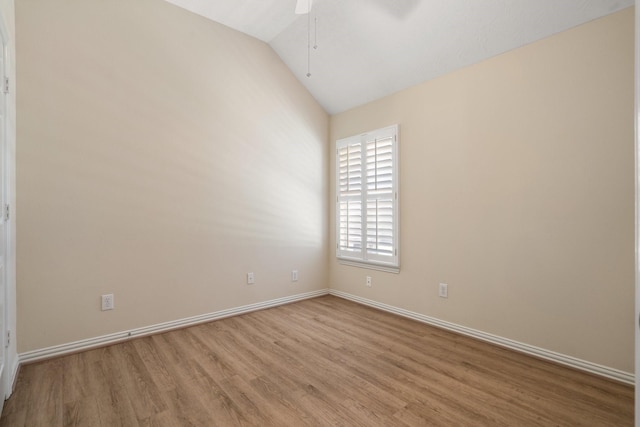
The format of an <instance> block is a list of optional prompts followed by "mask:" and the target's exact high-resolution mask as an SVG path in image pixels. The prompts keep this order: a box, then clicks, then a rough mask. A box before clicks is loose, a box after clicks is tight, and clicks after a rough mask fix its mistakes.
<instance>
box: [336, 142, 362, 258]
mask: <svg viewBox="0 0 640 427" xmlns="http://www.w3.org/2000/svg"><path fill="white" fill-rule="evenodd" d="M338 164H339V166H338V201H339V203H338V205H339V206H338V224H337V227H338V251H339V252H340V253H342V255H344V256H355V257H360V256H361V254H362V240H363V239H362V228H363V225H364V224H363V223H362V216H363V212H362V144H361V143H359V142H358V143H352V144H347V145H344V146H341V147H339V148H338Z"/></svg>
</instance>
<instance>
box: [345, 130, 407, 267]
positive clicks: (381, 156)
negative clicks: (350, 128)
mask: <svg viewBox="0 0 640 427" xmlns="http://www.w3.org/2000/svg"><path fill="white" fill-rule="evenodd" d="M336 175H337V176H336V194H337V206H336V240H337V253H336V254H337V257H338V258H339V259H340V260H341V261H343V262H346V263H348V264H351V263H355V265H362V264H365V265H363V266H368V267H370V268H378V269H382V270H388V271H394V272H397V271H398V267H399V257H398V237H399V236H398V126H397V125H395V126H390V127H386V128H383V129H378V130H375V131H373V132H368V133H365V134H362V135H357V136H352V137H350V138H345V139H341V140H339V141H337V143H336Z"/></svg>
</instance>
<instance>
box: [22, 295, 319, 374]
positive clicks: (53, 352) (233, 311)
mask: <svg viewBox="0 0 640 427" xmlns="http://www.w3.org/2000/svg"><path fill="white" fill-rule="evenodd" d="M328 293H329V289H321V290H319V291H312V292H306V293H304V294H297V295H291V296H288V297H283V298H277V299H273V300H269V301H264V302H258V303H255V304H249V305H243V306H241V307H236V308H229V309H226V310H221V311H216V312H213V313H207V314H201V315H198V316H193V317H187V318H184V319H178V320H173V321H171V322H164V323H158V324H156V325H151V326H145V327H142V328H136V329H131V330H128V331H122V332H116V333H113V334H108V335H102V336H99V337H95V338H88V339H84V340H80V341H74V342H70V343H67V344H61V345H56V346H53V347H47V348H42V349H38V350H33V351H27V352H25V353H20V354H19V355H18V363H19V364H24V363H31V362H36V361H38V360H43V359H50V358H52V357H58V356H63V355H65V354H70V353H76V352H79V351H84V350H89V349H92V348H96V347H102V346H105V345H111V344H115V343H118V342H122V341H126V340H129V339H132V338H138V337H142V336H146V335H152V334H157V333H161V332H167V331H170V330H172V329H179V328H184V327H187V326H193V325H197V324H199V323H205V322H211V321H213V320H218V319H223V318H225V317H230V316H237V315H239V314H245V313H250V312H252V311H256V310H263V309H265V308H271V307H277V306H279V305H284V304H289V303H292V302H296V301H302V300H305V299H309V298H315V297H319V296H322V295H327V294H328ZM17 370H18V364H16V366H15V371H16V372H17Z"/></svg>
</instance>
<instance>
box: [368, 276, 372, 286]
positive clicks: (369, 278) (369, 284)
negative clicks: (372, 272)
mask: <svg viewBox="0 0 640 427" xmlns="http://www.w3.org/2000/svg"><path fill="white" fill-rule="evenodd" d="M367 287H368V288H370V287H371V276H367Z"/></svg>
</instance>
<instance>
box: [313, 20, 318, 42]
mask: <svg viewBox="0 0 640 427" xmlns="http://www.w3.org/2000/svg"><path fill="white" fill-rule="evenodd" d="M313 31H314V39H313V48H314V49H317V48H318V17H315V18H313Z"/></svg>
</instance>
